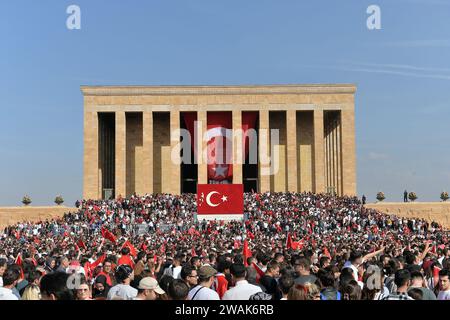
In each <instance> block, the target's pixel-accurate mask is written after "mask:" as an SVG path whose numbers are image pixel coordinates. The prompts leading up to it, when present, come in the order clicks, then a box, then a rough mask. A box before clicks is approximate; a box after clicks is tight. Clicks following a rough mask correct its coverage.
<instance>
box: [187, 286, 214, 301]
mask: <svg viewBox="0 0 450 320" xmlns="http://www.w3.org/2000/svg"><path fill="white" fill-rule="evenodd" d="M194 296H195V297H194ZM193 297H194V299H192V298H193ZM188 300H220V297H219V294H218V293H217V292H215V291H214V290H212V289H210V288H207V287H202V286H201V285H197V286H195V287H194V288H192V289H191V291H189V294H188Z"/></svg>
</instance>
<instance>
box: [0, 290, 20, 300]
mask: <svg viewBox="0 0 450 320" xmlns="http://www.w3.org/2000/svg"><path fill="white" fill-rule="evenodd" d="M0 300H19V298H17V296H16V295H15V294H14V293H12V290H11V289H8V288H4V287H1V288H0Z"/></svg>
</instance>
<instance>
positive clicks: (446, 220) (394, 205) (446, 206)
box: [366, 202, 450, 229]
mask: <svg viewBox="0 0 450 320" xmlns="http://www.w3.org/2000/svg"><path fill="white" fill-rule="evenodd" d="M366 207H367V208H373V209H376V210H380V211H382V212H385V213H388V214H394V215H397V216H399V217H407V218H423V219H426V220H427V221H430V222H431V221H436V222H438V223H440V224H442V225H443V226H445V227H446V228H447V229H450V202H407V203H403V202H378V203H369V204H366Z"/></svg>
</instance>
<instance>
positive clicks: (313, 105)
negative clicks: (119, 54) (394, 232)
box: [81, 84, 356, 199]
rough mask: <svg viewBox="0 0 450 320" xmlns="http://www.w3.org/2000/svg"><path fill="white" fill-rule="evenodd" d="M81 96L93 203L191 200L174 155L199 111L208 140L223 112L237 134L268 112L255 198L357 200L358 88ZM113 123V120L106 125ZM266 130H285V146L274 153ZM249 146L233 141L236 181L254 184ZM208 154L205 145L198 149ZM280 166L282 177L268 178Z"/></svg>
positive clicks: (94, 89) (90, 91) (152, 90)
mask: <svg viewBox="0 0 450 320" xmlns="http://www.w3.org/2000/svg"><path fill="white" fill-rule="evenodd" d="M81 90H82V93H83V95H84V161H83V165H84V171H83V172H84V178H83V197H84V198H92V199H99V198H102V197H104V189H105V188H106V187H108V188H112V189H114V193H113V194H114V195H115V196H118V195H122V196H129V195H131V194H132V193H134V192H136V193H139V194H143V193H147V192H148V193H151V192H154V193H156V192H167V193H174V194H179V193H181V192H183V187H182V181H181V177H182V173H181V167H180V165H179V164H178V163H174V162H173V161H171V160H172V157H171V155H172V153H173V152H175V154H176V153H177V152H178V151H177V150H174V148H176V147H177V146H179V142H180V137H179V135H177V134H176V129H179V128H180V125H181V121H182V117H181V115H182V113H183V112H196V113H197V120H198V121H201V123H200V124H199V125H198V126H199V128H198V129H200V130H201V132H205V131H206V121H207V119H208V112H213V111H227V112H231V113H232V127H233V128H234V129H235V128H238V127H240V124H241V123H242V112H243V111H253V112H257V113H258V120H257V128H256V129H257V133H258V155H259V163H258V169H257V173H256V178H257V180H258V181H257V189H258V190H255V191H260V192H265V191H294V192H303V191H313V192H317V193H322V192H331V191H334V192H336V193H337V194H340V195H341V194H347V195H354V194H356V159H355V132H354V130H355V126H354V120H355V118H354V108H355V106H354V94H355V92H356V87H355V86H354V85H351V84H333V85H271V86H164V87H163V86H143V87H139V86H136V87H128V86H127V87H118V86H112V87H110V86H83V87H82V88H81ZM104 115H110V116H111V119H112V120H111V119H110V120H103V119H106V117H104ZM105 121H106V122H105ZM104 127H109V128H113V129H109V130H114V134H113V135H106V134H105V133H104V132H103V130H104V129H103V128H104ZM264 129H269V130H270V129H279V133H280V136H279V141H278V144H277V145H274V146H272V147H270V143H271V137H270V134H269V135H267V136H264V134H263V131H264ZM106 136H108V137H109V138H108V137H106ZM105 137H106V138H105ZM108 139H110V142H111V143H110V144H111V145H112V147H110V148H105V147H104V146H103V145H102V144H104V143H105V142H104V141H108ZM111 139H114V141H111ZM241 144H242V142H241V141H240V140H239V139H235V140H234V141H233V159H234V162H233V172H234V174H233V181H232V182H233V183H244V184H245V181H243V171H244V169H243V166H242V164H240V163H241V162H242V160H243V159H242V155H239V154H238V153H237V150H239V148H241ZM205 146H206V142H204V141H202V140H201V139H200V140H198V141H197V149H198V150H202V149H203V148H205ZM105 150H106V151H105ZM274 150H278V157H277V158H276V159H275V155H276V153H275V152H274ZM105 152H106V153H105ZM264 153H266V154H264ZM109 158H112V159H111V161H109V160H108V159H109ZM105 159H107V160H108V161H106V160H105ZM267 159H270V160H269V162H267V161H262V160H267ZM239 160H241V161H239ZM275 161H277V163H278V165H279V170H278V171H277V172H276V173H275V174H272V175H266V174H265V173H266V171H267V170H266V169H268V168H270V167H271V166H274V162H275ZM197 168H198V176H197V182H198V183H205V182H206V181H207V166H206V163H204V162H202V163H199V164H198V166H197ZM107 172H109V173H108V174H107ZM111 172H113V173H112V174H113V176H111ZM106 181H109V182H108V183H107V182H106ZM111 181H112V182H111ZM107 184H108V186H107Z"/></svg>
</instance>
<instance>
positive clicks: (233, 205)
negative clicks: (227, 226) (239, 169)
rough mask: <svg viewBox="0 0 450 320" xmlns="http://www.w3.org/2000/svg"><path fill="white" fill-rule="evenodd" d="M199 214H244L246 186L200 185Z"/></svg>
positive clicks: (198, 188) (198, 189) (198, 196)
mask: <svg viewBox="0 0 450 320" xmlns="http://www.w3.org/2000/svg"><path fill="white" fill-rule="evenodd" d="M197 212H198V214H199V215H202V214H205V215H209V214H220V215H226V214H233V215H236V214H242V215H243V214H244V186H243V185H242V184H199V185H198V187H197Z"/></svg>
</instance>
